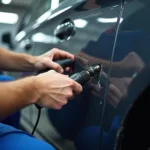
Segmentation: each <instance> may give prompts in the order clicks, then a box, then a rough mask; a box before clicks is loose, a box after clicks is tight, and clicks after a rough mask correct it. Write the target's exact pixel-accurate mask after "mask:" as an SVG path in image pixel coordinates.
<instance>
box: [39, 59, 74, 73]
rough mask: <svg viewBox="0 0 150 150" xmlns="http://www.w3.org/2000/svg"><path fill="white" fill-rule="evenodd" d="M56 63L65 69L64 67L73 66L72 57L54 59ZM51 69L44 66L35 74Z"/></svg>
mask: <svg viewBox="0 0 150 150" xmlns="http://www.w3.org/2000/svg"><path fill="white" fill-rule="evenodd" d="M55 62H56V63H57V64H59V65H60V66H61V67H62V68H63V69H65V68H66V67H74V62H73V60H72V59H63V60H57V61H55ZM49 70H51V69H50V68H46V69H44V70H40V71H38V73H37V74H40V73H44V72H47V71H49Z"/></svg>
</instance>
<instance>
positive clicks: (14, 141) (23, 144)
mask: <svg viewBox="0 0 150 150" xmlns="http://www.w3.org/2000/svg"><path fill="white" fill-rule="evenodd" d="M11 149H13V150H34V149H36V150H54V148H53V147H51V146H50V145H49V144H48V143H46V142H44V141H41V140H37V139H36V138H34V137H33V136H31V135H29V134H27V133H25V132H23V131H21V130H17V129H15V128H13V127H11V126H8V125H4V124H2V123H0V150H11Z"/></svg>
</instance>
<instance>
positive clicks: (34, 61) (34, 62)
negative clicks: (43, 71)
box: [28, 55, 37, 71]
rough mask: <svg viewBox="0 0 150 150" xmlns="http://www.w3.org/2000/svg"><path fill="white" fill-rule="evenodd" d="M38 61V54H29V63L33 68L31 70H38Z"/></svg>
mask: <svg viewBox="0 0 150 150" xmlns="http://www.w3.org/2000/svg"><path fill="white" fill-rule="evenodd" d="M36 61H37V57H36V56H31V55H29V57H28V63H29V65H30V66H31V67H30V68H31V69H32V70H31V71H35V70H36Z"/></svg>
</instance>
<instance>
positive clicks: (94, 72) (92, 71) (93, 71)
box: [88, 65, 102, 76]
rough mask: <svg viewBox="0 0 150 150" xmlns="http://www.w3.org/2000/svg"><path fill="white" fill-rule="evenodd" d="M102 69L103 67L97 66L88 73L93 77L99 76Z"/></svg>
mask: <svg viewBox="0 0 150 150" xmlns="http://www.w3.org/2000/svg"><path fill="white" fill-rule="evenodd" d="M101 69H102V65H96V66H94V67H90V68H89V70H88V72H89V73H90V75H91V76H94V75H96V74H99V73H100V71H101Z"/></svg>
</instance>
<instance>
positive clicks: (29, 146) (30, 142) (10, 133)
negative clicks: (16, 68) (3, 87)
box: [0, 75, 54, 150]
mask: <svg viewBox="0 0 150 150" xmlns="http://www.w3.org/2000/svg"><path fill="white" fill-rule="evenodd" d="M12 80H14V79H13V78H12V77H10V76H6V75H0V82H7V81H12ZM1 120H2V121H1V122H2V123H0V150H10V149H13V150H33V149H36V150H41V149H42V150H54V148H53V147H51V146H50V145H49V144H48V143H45V142H44V141H40V140H37V139H36V138H34V137H33V136H31V135H29V134H28V133H25V132H23V131H21V130H17V129H16V128H19V120H20V112H16V113H14V114H12V115H11V116H8V117H7V118H5V119H2V118H1ZM3 123H4V124H3ZM9 125H11V126H9ZM14 127H15V128H14Z"/></svg>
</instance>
